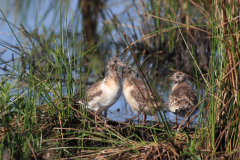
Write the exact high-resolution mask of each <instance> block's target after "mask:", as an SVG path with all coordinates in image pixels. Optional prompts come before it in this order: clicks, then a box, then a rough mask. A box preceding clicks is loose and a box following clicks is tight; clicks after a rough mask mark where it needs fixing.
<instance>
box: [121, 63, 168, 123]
mask: <svg viewBox="0 0 240 160" xmlns="http://www.w3.org/2000/svg"><path fill="white" fill-rule="evenodd" d="M122 76H123V78H124V81H123V95H124V97H125V99H126V100H127V102H128V104H129V106H130V107H131V109H132V110H133V111H135V112H137V113H141V114H142V115H143V123H146V114H149V115H152V114H153V113H154V112H155V111H154V108H153V107H155V109H158V108H160V107H161V105H165V103H164V101H163V100H162V99H161V98H159V99H160V101H161V104H160V103H159V102H158V104H157V105H156V102H155V100H154V99H155V97H154V94H152V93H151V91H150V89H148V90H147V89H146V87H145V85H144V83H143V82H142V81H141V80H140V79H138V78H136V74H135V71H134V70H133V69H132V67H130V66H127V67H124V68H123V70H122ZM147 92H149V96H148V93H147ZM156 100H157V98H156ZM147 104H148V105H147Z"/></svg>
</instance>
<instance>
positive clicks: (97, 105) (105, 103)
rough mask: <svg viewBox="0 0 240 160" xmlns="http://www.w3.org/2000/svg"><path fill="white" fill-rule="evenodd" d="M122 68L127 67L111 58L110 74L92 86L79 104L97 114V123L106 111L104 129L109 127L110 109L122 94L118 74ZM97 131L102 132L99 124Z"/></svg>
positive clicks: (109, 64) (109, 63)
mask: <svg viewBox="0 0 240 160" xmlns="http://www.w3.org/2000/svg"><path fill="white" fill-rule="evenodd" d="M121 66H126V65H125V64H124V63H122V61H121V60H120V59H119V58H117V57H113V58H111V59H110V60H109V61H108V71H109V74H108V75H107V76H105V77H104V79H103V80H101V81H99V82H96V83H94V84H93V85H91V86H90V88H89V89H88V90H87V92H86V94H85V95H84V96H83V97H82V98H81V99H80V100H79V101H78V103H80V104H82V105H86V106H87V107H88V108H89V109H90V110H92V111H94V112H95V122H97V113H98V112H100V111H104V112H105V123H104V127H106V126H107V125H106V124H107V122H106V118H107V110H108V108H109V107H111V106H112V105H113V104H114V103H115V102H117V100H118V99H119V97H120V96H121V94H122V84H121V78H120V76H119V75H118V72H117V68H119V67H121ZM95 129H98V130H101V129H99V128H97V123H96V125H95Z"/></svg>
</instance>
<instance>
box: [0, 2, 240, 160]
mask: <svg viewBox="0 0 240 160" xmlns="http://www.w3.org/2000/svg"><path fill="white" fill-rule="evenodd" d="M69 3H71V1H67V3H66V4H65V5H66V10H65V11H62V13H63V14H59V16H60V19H61V22H60V24H59V25H60V30H61V32H60V33H61V34H60V37H58V36H56V35H54V34H53V33H52V34H51V37H50V39H51V40H52V41H51V43H52V46H53V47H51V45H49V44H48V43H49V41H50V40H49V39H48V38H47V36H46V33H47V32H48V31H47V30H45V29H44V25H43V22H42V28H43V34H42V36H39V35H37V33H33V34H32V35H31V36H29V35H28V36H26V39H28V42H29V44H28V46H30V47H26V46H21V44H22V43H21V42H20V40H19V38H18V37H17V36H16V39H17V40H18V43H19V45H20V46H21V47H20V53H19V55H20V56H22V57H21V58H20V61H19V63H18V64H15V65H14V66H12V65H9V64H8V63H5V64H6V65H7V66H8V67H11V69H12V73H10V74H9V75H8V76H7V77H4V78H2V79H1V83H0V91H1V92H0V101H1V103H0V110H1V113H0V120H1V124H0V156H6V155H8V156H9V157H11V158H15V157H17V158H20V159H29V158H34V159H39V158H49V157H48V156H49V155H48V153H53V155H51V156H50V157H51V158H55V159H58V158H70V157H75V158H96V157H98V156H99V157H101V156H102V155H104V156H106V157H107V158H113V157H115V158H118V157H121V156H123V158H124V157H125V158H126V157H128V158H129V157H130V156H133V157H134V156H135V157H134V158H151V157H154V156H158V157H159V158H160V159H164V158H169V159H171V158H172V159H179V158H181V157H182V158H192V159H201V158H202V159H203V158H210V159H213V158H217V157H220V156H226V157H227V158H232V159H238V158H239V153H238V151H239V114H240V113H239V106H240V105H239V100H240V99H239V77H240V76H239V73H240V67H239V54H240V53H239V51H240V49H239V45H238V39H239V38H238V37H239V33H238V31H239V25H238V22H237V16H238V15H237V10H238V7H237V6H238V5H239V4H238V2H233V3H231V4H228V5H225V4H222V2H218V1H215V0H214V1H213V2H212V8H211V10H210V9H209V8H204V7H205V5H204V4H201V3H200V4H196V3H194V2H191V1H190V2H184V3H182V4H179V3H180V2H179V3H175V2H174V1H170V2H169V3H167V2H163V3H162V2H161V4H163V6H164V9H165V10H164V12H165V14H162V15H164V16H165V17H164V16H163V17H161V16H160V15H159V13H160V12H162V9H163V8H162V7H159V5H156V3H157V2H154V1H147V2H146V3H143V2H142V1H141V3H140V4H141V5H142V6H141V7H142V8H143V11H144V13H143V15H144V16H143V17H144V18H143V20H145V21H144V23H145V24H144V25H142V30H141V32H145V31H146V33H144V34H143V33H142V34H139V35H141V37H139V39H134V40H136V41H135V42H133V43H131V40H132V38H129V37H131V36H132V35H130V34H129V32H128V31H129V30H127V29H125V28H124V27H123V26H121V27H119V28H118V31H120V35H121V36H122V37H123V39H124V45H123V46H127V48H128V49H130V51H131V53H130V54H129V55H128V59H134V61H132V62H134V63H133V64H134V65H136V66H137V67H138V71H139V73H140V75H141V77H142V79H143V80H144V82H145V83H146V86H148V87H149V88H154V87H153V86H152V83H151V82H150V78H149V77H148V76H147V74H146V73H145V72H144V69H145V68H144V65H146V64H150V63H154V62H155V61H149V62H148V61H145V62H146V64H141V62H142V61H139V60H138V58H139V57H141V54H139V53H134V52H135V50H136V47H135V50H134V47H133V46H134V45H136V44H137V43H143V42H145V41H147V42H148V43H149V44H150V45H151V46H152V47H156V48H157V47H159V46H161V45H162V44H165V45H162V46H161V47H162V48H163V50H165V51H166V52H167V53H168V54H171V52H172V51H176V46H177V45H184V47H183V48H182V49H185V52H186V55H187V56H188V57H189V58H188V60H189V61H191V63H190V64H191V66H190V67H191V71H192V72H189V73H192V75H193V79H194V83H195V84H196V85H195V86H196V88H195V90H196V91H197V93H198V94H199V95H200V88H202V87H204V90H205V94H204V95H203V96H202V97H199V105H198V108H197V109H198V110H199V117H198V120H197V124H196V125H193V127H192V128H190V129H186V127H185V126H186V125H183V123H181V124H180V126H179V128H177V129H172V128H171V126H169V125H168V122H167V121H166V117H165V115H164V113H160V115H159V117H158V116H157V114H156V115H155V116H156V117H155V120H156V121H157V122H158V123H159V124H157V125H153V124H152V125H150V124H149V125H146V126H142V125H129V124H126V123H122V122H121V123H120V122H119V126H118V127H117V129H114V128H105V132H104V133H101V132H96V131H94V127H92V126H94V123H95V122H94V120H93V119H92V116H93V115H92V114H91V112H90V111H88V110H87V109H85V108H82V106H80V105H79V104H76V101H77V100H78V98H80V97H81V96H82V95H84V92H85V87H84V86H85V83H86V82H87V80H88V78H89V75H90V71H91V69H92V64H93V61H94V60H95V56H96V54H97V53H98V52H97V51H98V47H99V46H100V45H102V44H104V43H106V42H107V41H108V40H109V39H106V40H102V37H103V35H104V34H105V31H106V30H105V29H106V28H107V24H106V27H105V28H104V30H103V32H102V36H101V38H100V41H99V42H98V43H97V45H95V46H94V47H92V48H91V49H89V50H87V51H84V49H82V50H80V51H77V50H76V48H77V47H76V37H77V28H78V25H79V19H80V15H81V11H80V12H79V14H78V22H77V23H76V25H75V26H74V24H75V23H74V22H73V19H74V18H73V15H71V17H72V19H71V21H70V23H71V24H72V28H71V31H72V33H73V35H72V39H70V38H69V37H68V33H67V32H68V29H69V28H68V22H66V21H64V19H65V18H66V16H67V13H68V12H67V11H68V9H69V7H67V6H68V5H69ZM60 6H61V7H60V8H62V3H60ZM187 6H191V7H187ZM225 7H226V8H225ZM179 8H181V10H182V11H183V12H186V13H188V14H186V15H185V16H186V19H185V21H182V20H181V19H180V17H179V15H181V14H180V13H178V9H179ZM194 10H195V12H194V13H195V14H197V15H198V16H199V17H201V18H202V17H204V19H205V20H206V21H207V22H206V23H203V24H202V21H201V20H199V21H197V22H196V23H193V22H191V23H189V21H190V19H191V18H189V17H190V16H191V13H192V11H194ZM139 14H140V10H139ZM183 15H184V14H183ZM200 15H201V16H200ZM149 17H150V18H151V20H150V21H149V20H148V18H149ZM182 19H184V18H183V17H182ZM192 19H194V17H192ZM163 22H164V23H163ZM150 23H152V24H150ZM192 23H193V24H192ZM133 28H134V27H133ZM148 28H150V29H151V31H150V32H147V31H148V30H147V29H148ZM192 29H196V30H198V31H200V30H204V32H205V33H206V35H208V37H195V36H194V35H193V34H192V32H191V30H192ZM136 35H138V34H136ZM158 35H160V38H159V36H158ZM80 37H81V38H80V39H81V40H80V41H81V42H83V41H84V38H83V37H84V36H83V31H82V32H81V36H80ZM133 37H134V36H133ZM136 37H137V36H136ZM177 37H178V38H177ZM198 38H199V39H201V40H202V39H209V42H211V43H209V44H206V45H211V46H210V47H209V48H210V50H208V54H209V61H204V60H203V61H201V63H202V65H200V60H199V57H202V56H205V54H204V53H202V51H203V50H201V47H202V46H201V45H200V44H198ZM130 39H131V40H130ZM33 40H34V42H33ZM180 40H181V42H179V41H180ZM190 40H191V43H190ZM193 44H195V47H193ZM161 47H160V48H161ZM80 48H84V44H83V43H81V47H80ZM127 48H125V49H127ZM166 48H167V49H166ZM156 50H157V51H158V50H159V48H157V49H156ZM198 50H199V51H198ZM200 50H201V52H200ZM154 51H155V50H154ZM181 51H183V50H181ZM197 51H198V55H197V54H196V52H197ZM90 52H93V54H91V55H92V58H91V59H90V63H89V64H90V65H88V68H87V69H85V71H87V73H85V74H83V73H82V72H81V71H82V67H86V66H85V65H83V63H84V62H83V57H84V55H87V54H89V53H90ZM36 53H38V54H36ZM40 53H41V54H40ZM140 53H141V52H140ZM159 53H160V52H154V53H150V54H152V55H158V54H159ZM177 53H178V54H180V52H177ZM39 55H40V56H39ZM161 55H162V53H161ZM161 55H160V56H161ZM38 56H39V57H38ZM24 58H26V59H25V61H24ZM163 61H164V60H163ZM23 66H24V67H23ZM168 67H172V65H170V66H168ZM153 68H154V66H153ZM203 70H204V71H203ZM16 72H17V74H16ZM77 81H79V83H76V82H77ZM150 86H151V87H150ZM149 92H153V93H157V92H156V91H149ZM76 93H77V95H75V94H76ZM152 103H155V102H152ZM189 116H190V113H189ZM191 118H197V117H191ZM192 120H193V119H192ZM99 121H100V122H99V123H98V125H99V126H100V127H103V121H102V120H101V118H100V117H99ZM160 122H161V123H160ZM106 157H105V158H106Z"/></svg>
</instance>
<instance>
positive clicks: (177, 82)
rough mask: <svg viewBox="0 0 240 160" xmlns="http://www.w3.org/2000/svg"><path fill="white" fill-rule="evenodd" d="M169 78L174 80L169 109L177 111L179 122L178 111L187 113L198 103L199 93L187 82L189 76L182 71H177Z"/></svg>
mask: <svg viewBox="0 0 240 160" xmlns="http://www.w3.org/2000/svg"><path fill="white" fill-rule="evenodd" d="M168 80H171V81H173V87H172V93H171V95H170V97H169V110H170V111H171V112H173V113H175V122H176V123H177V115H176V114H177V113H180V112H183V113H184V114H186V113H187V112H188V111H189V110H190V109H191V108H193V107H194V106H195V105H197V94H196V92H195V91H194V89H193V88H192V87H191V86H190V84H189V83H188V82H187V77H186V76H185V75H184V74H183V73H181V72H176V73H175V74H174V75H173V76H172V77H169V78H168Z"/></svg>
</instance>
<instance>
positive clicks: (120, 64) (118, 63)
mask: <svg viewBox="0 0 240 160" xmlns="http://www.w3.org/2000/svg"><path fill="white" fill-rule="evenodd" d="M117 65H118V67H126V66H127V65H126V64H124V63H122V62H117Z"/></svg>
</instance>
